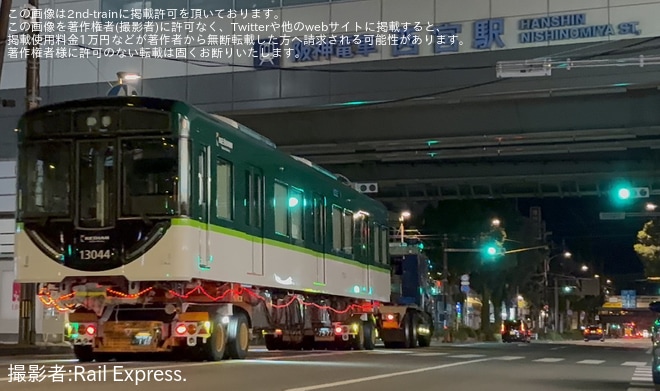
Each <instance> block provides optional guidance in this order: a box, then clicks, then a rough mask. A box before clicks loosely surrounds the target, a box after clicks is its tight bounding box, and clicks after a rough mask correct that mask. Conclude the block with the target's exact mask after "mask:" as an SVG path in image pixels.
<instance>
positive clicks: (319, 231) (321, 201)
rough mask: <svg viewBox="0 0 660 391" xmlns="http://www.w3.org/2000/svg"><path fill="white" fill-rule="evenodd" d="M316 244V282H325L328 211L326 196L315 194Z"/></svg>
mask: <svg viewBox="0 0 660 391" xmlns="http://www.w3.org/2000/svg"><path fill="white" fill-rule="evenodd" d="M312 202H313V211H312V213H313V216H312V219H313V221H314V245H315V250H317V255H316V282H317V283H320V284H325V283H326V281H325V252H326V248H325V246H326V219H325V217H326V213H325V197H323V196H321V195H319V194H314V195H313V200H312Z"/></svg>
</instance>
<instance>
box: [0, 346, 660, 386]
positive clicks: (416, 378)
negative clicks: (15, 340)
mask: <svg viewBox="0 0 660 391" xmlns="http://www.w3.org/2000/svg"><path fill="white" fill-rule="evenodd" d="M647 342H648V340H647ZM649 348H650V342H648V343H644V342H642V343H640V342H639V341H638V342H637V343H630V344H627V343H625V342H619V343H618V344H608V343H594V342H589V343H582V344H580V343H571V344H547V343H531V344H472V345H444V346H432V347H430V348H425V349H411V350H386V349H380V348H379V349H377V350H374V351H371V352H364V351H362V352H318V351H317V352H268V351H266V350H265V349H259V348H256V349H255V351H254V352H253V353H252V354H251V355H250V357H249V358H248V359H246V360H239V361H224V362H220V363H205V362H204V363H188V362H153V361H152V362H141V363H136V362H120V363H117V362H110V363H105V366H106V372H105V373H106V377H105V379H104V378H103V377H102V375H100V372H94V371H95V370H98V369H99V366H100V365H103V364H97V363H86V364H77V363H76V362H75V360H72V359H66V358H41V359H26V358H18V357H14V358H6V359H5V358H2V359H0V366H3V367H4V368H5V369H4V370H3V371H4V374H3V373H2V372H0V376H2V378H0V389H1V390H3V391H5V390H7V391H9V390H11V391H14V390H16V391H24V390H48V391H60V390H62V391H64V390H66V391H71V390H74V391H75V390H81V391H82V390H84V389H85V388H86V387H90V386H91V387H94V389H95V390H97V391H103V390H108V391H110V390H112V391H116V389H117V387H127V388H128V387H130V388H132V389H137V387H140V388H139V389H140V390H149V391H167V390H176V391H180V390H181V389H182V387H183V388H185V389H187V390H190V391H196V390H201V389H207V388H210V387H212V388H213V389H220V390H225V389H228V390H248V391H249V390H255V391H271V390H272V391H308V390H309V391H312V390H329V391H332V390H342V391H358V390H359V391H364V390H371V389H374V390H376V389H377V390H379V391H390V390H392V391H394V390H396V391H401V390H410V389H423V390H440V389H450V390H452V391H461V390H466V391H473V390H482V389H486V390H489V391H523V390H524V391H528V390H531V389H533V390H539V391H560V390H561V391H563V390H597V391H615V390H616V391H650V390H653V389H654V388H653V384H652V381H651V373H650V361H651V356H650V354H649ZM10 365H12V366H14V367H15V366H16V365H23V366H24V370H23V373H25V374H26V376H25V378H24V379H21V378H20V377H19V376H16V375H15V376H14V377H13V378H9V377H7V376H9V367H10ZM56 365H57V366H58V367H59V369H60V370H61V372H60V373H63V374H64V376H63V377H62V378H59V379H58V377H57V376H52V375H51V376H49V372H53V371H55V370H56V367H55V366H56ZM31 366H33V367H31ZM34 366H43V368H38V369H40V370H42V371H44V372H42V374H43V376H41V377H39V376H38V375H36V376H33V379H32V381H30V375H29V373H30V369H33V370H35V369H37V368H34ZM119 366H121V367H122V368H119ZM115 369H116V370H115ZM76 370H77V371H78V375H76ZM149 371H151V373H149ZM154 371H160V372H158V373H155V372H154ZM33 372H34V373H35V374H36V373H37V371H36V370H35V371H33ZM83 372H84V375H83ZM147 376H150V377H149V378H147ZM35 379H36V380H40V382H37V381H34V380H35Z"/></svg>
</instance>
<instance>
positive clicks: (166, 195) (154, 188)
mask: <svg viewBox="0 0 660 391" xmlns="http://www.w3.org/2000/svg"><path fill="white" fill-rule="evenodd" d="M178 171H179V167H178V147H177V141H175V140H173V139H171V138H158V139H154V138H151V139H127V140H123V141H122V184H123V186H122V200H123V202H122V215H123V216H126V217H135V216H171V215H175V214H176V213H178V206H177V205H178V199H177V198H178V197H177V195H178V181H179V178H178Z"/></svg>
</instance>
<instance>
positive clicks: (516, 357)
mask: <svg viewBox="0 0 660 391" xmlns="http://www.w3.org/2000/svg"><path fill="white" fill-rule="evenodd" d="M523 358H525V357H520V356H502V357H495V360H504V361H513V360H522V359H523Z"/></svg>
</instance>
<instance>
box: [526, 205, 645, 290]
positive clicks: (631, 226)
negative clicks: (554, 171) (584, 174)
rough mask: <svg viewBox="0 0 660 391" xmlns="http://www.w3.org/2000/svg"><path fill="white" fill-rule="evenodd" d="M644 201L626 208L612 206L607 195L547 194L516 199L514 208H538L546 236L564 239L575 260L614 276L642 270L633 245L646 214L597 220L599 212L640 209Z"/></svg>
mask: <svg viewBox="0 0 660 391" xmlns="http://www.w3.org/2000/svg"><path fill="white" fill-rule="evenodd" d="M646 201H648V200H644V201H643V202H641V201H640V202H638V203H636V204H634V205H630V206H628V207H627V208H625V209H623V208H617V207H615V206H613V204H612V203H611V201H610V199H609V198H607V197H603V198H597V197H583V198H564V199H561V198H548V199H529V200H527V199H526V200H519V201H518V209H519V210H520V211H521V213H523V214H524V215H526V216H528V215H529V207H530V206H540V207H541V208H542V214H543V219H544V220H545V221H546V229H547V230H548V231H552V232H553V235H552V236H551V237H550V239H551V240H552V241H553V242H555V243H561V242H562V240H565V242H566V247H567V250H568V251H571V252H572V253H573V254H575V255H577V256H578V257H579V258H580V259H579V261H582V262H585V263H587V264H590V266H592V267H594V266H595V268H596V270H599V273H600V274H603V275H606V276H608V277H609V276H611V277H614V279H615V277H616V275H621V274H637V273H643V268H642V264H641V262H640V261H639V260H638V258H637V255H636V254H635V251H634V250H633V245H634V244H635V242H636V236H637V232H638V231H639V230H640V229H641V228H642V227H643V225H644V223H645V222H646V221H647V219H646V218H628V219H626V220H623V221H621V220H619V221H613V220H610V221H608V220H600V219H599V213H600V212H616V211H623V210H628V211H639V212H641V211H644V206H645V204H646Z"/></svg>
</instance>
